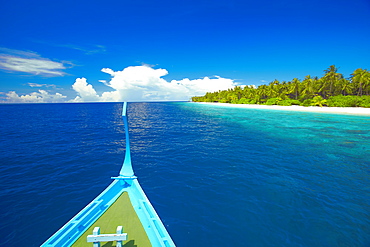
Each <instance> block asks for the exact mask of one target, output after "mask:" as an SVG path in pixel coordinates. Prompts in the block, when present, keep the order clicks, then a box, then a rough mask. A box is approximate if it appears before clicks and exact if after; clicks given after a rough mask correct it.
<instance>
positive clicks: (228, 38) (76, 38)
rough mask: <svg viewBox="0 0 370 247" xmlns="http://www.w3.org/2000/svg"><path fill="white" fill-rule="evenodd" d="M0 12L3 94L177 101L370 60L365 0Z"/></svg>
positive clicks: (46, 5)
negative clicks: (333, 66)
mask: <svg viewBox="0 0 370 247" xmlns="http://www.w3.org/2000/svg"><path fill="white" fill-rule="evenodd" d="M0 21H1V25H0V32H1V39H0V92H1V94H0V101H3V102H65V101H73V100H74V101H78V102H81V101H122V100H129V101H143V100H148V101H152V100H184V99H188V98H189V97H191V96H193V95H200V94H202V93H204V92H206V91H212V90H218V89H224V88H227V87H231V86H234V85H251V84H253V85H257V86H258V85H261V84H266V83H269V82H271V81H273V80H274V79H278V80H280V81H284V80H285V81H290V80H292V79H293V78H295V77H297V78H299V79H303V78H304V77H305V76H306V75H308V74H309V75H311V76H322V75H323V70H325V69H327V68H328V67H329V66H330V65H332V64H334V65H336V66H337V67H339V72H340V73H342V74H343V75H344V76H345V77H349V76H350V74H351V73H352V72H353V71H354V70H355V69H357V68H363V69H370V59H369V57H370V45H369V44H370V1H369V0H351V1H348V0H346V1H344V0H320V1H319V0H310V1H306V0H301V1H292V0H281V1H272V0H259V1H249V0H243V1H242V0H237V1H233V0H228V1H217V0H212V1H211V0H196V1H195V0H190V1H176V0H171V1H162V0H157V1H146V0H142V1H126V0H121V1H114V0H107V1H91V0H90V1H84V0H82V1H76V0H73V1H70V0H64V1H49V0H48V1H46V0H45V1H40V0H35V1H28V0H27V1H18V0H14V1H3V3H2V7H1V9H0ZM102 69H103V71H102ZM10 92H11V93H10ZM104 93H105V94H104ZM103 94H104V96H103ZM22 96H23V97H22Z"/></svg>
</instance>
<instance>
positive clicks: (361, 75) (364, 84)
mask: <svg viewBox="0 0 370 247" xmlns="http://www.w3.org/2000/svg"><path fill="white" fill-rule="evenodd" d="M352 82H353V83H355V86H356V87H358V93H357V95H358V96H362V91H363V88H367V94H369V92H368V87H369V84H370V73H369V71H367V70H366V69H356V70H355V71H354V72H353V74H352Z"/></svg>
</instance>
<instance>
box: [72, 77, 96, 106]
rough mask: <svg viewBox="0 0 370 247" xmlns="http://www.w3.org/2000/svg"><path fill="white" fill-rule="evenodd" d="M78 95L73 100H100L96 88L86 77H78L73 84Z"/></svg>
mask: <svg viewBox="0 0 370 247" xmlns="http://www.w3.org/2000/svg"><path fill="white" fill-rule="evenodd" d="M72 88H73V90H75V91H76V92H77V94H78V96H77V97H76V98H75V99H74V100H73V101H75V102H94V101H100V97H99V95H97V93H96V91H95V89H94V88H93V86H92V85H91V84H87V82H86V78H77V79H76V82H75V83H74V84H73V85H72Z"/></svg>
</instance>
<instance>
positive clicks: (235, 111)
mask: <svg viewBox="0 0 370 247" xmlns="http://www.w3.org/2000/svg"><path fill="white" fill-rule="evenodd" d="M0 109H1V112H2V118H1V120H0V121H1V126H2V128H1V129H0V138H1V141H0V145H1V150H2V152H1V155H0V158H1V159H0V160H1V163H0V179H1V180H0V181H1V190H0V199H1V200H0V208H1V209H0V210H1V216H0V217H1V222H2V224H1V225H0V233H2V235H3V236H5V238H4V239H5V240H1V241H5V242H3V243H1V244H0V245H1V246H16V245H20V244H22V243H25V241H26V242H27V243H29V244H28V246H39V245H40V244H41V243H42V242H43V241H44V240H46V239H47V238H48V237H49V236H50V235H51V234H52V233H54V232H55V231H56V230H57V229H59V228H60V227H61V226H62V225H63V224H64V223H65V222H66V221H68V220H69V219H70V218H71V217H72V216H73V215H75V214H76V213H77V212H78V211H79V210H80V209H82V208H83V207H84V206H85V205H86V204H87V203H89V202H90V201H91V200H92V199H93V198H94V197H95V196H96V195H98V194H99V193H100V192H101V191H102V190H103V189H104V188H105V187H106V186H107V185H108V184H109V183H110V182H111V180H110V177H111V176H114V175H117V174H118V172H119V169H120V166H121V164H122V162H123V156H124V151H125V139H124V129H123V123H122V120H121V117H120V113H121V109H122V104H116V103H95V104H93V103H92V104H21V105H0ZM128 111H129V112H128V116H129V125H130V126H129V127H130V135H131V148H132V150H131V151H132V161H133V166H134V170H135V173H136V175H137V176H138V177H139V182H140V183H141V185H142V187H143V189H144V191H145V192H146V194H147V196H148V197H149V199H150V201H151V202H152V204H153V205H154V207H155V209H156V210H157V212H158V214H159V215H160V217H161V218H162V221H163V222H164V224H165V225H166V227H167V229H168V231H169V233H170V234H171V236H172V238H173V240H174V241H175V243H176V245H177V246H180V247H181V246H369V245H370V237H369V236H370V210H369V208H370V172H369V171H370V158H369V157H370V155H369V154H370V117H366V116H352V115H336V114H324V113H305V112H289V111H273V110H260V109H240V108H228V107H215V106H212V105H204V104H193V103H130V104H129V108H128Z"/></svg>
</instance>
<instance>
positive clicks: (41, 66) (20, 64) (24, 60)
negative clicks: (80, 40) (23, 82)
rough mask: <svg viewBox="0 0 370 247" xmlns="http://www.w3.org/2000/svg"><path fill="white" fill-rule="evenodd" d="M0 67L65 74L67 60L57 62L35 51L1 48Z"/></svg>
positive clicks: (35, 72)
mask: <svg viewBox="0 0 370 247" xmlns="http://www.w3.org/2000/svg"><path fill="white" fill-rule="evenodd" d="M0 51H1V52H3V53H0V68H1V69H3V70H6V71H18V72H24V73H29V74H34V75H43V76H63V75H65V72H63V70H65V69H66V67H65V64H71V63H69V62H67V61H65V62H63V63H61V62H55V61H51V60H50V59H48V58H43V57H40V55H38V54H37V53H35V52H28V51H19V50H12V49H7V48H0Z"/></svg>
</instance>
